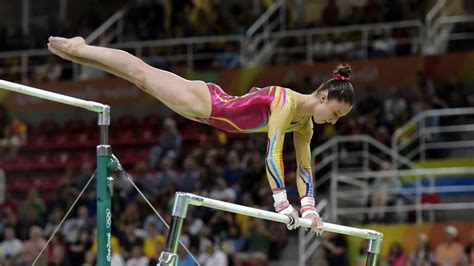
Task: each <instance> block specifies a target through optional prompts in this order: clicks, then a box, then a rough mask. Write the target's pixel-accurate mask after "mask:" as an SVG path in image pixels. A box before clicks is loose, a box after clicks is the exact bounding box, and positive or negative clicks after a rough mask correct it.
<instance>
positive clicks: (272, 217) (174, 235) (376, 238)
mask: <svg viewBox="0 0 474 266" xmlns="http://www.w3.org/2000/svg"><path fill="white" fill-rule="evenodd" d="M188 205H194V206H202V207H207V208H211V209H217V210H222V211H227V212H232V213H237V214H243V215H247V216H252V217H255V218H259V219H265V220H269V221H274V222H279V223H284V224H288V223H289V222H290V218H289V217H288V216H286V215H283V214H280V213H276V212H271V211H265V210H260V209H256V208H251V207H247V206H242V205H238V204H234V203H230V202H224V201H219V200H214V199H210V198H206V197H202V196H198V195H195V194H191V193H183V192H176V194H175V201H174V205H173V210H172V216H173V222H172V224H171V229H170V233H169V235H168V240H167V241H168V243H167V248H166V251H164V252H162V253H161V255H160V260H159V263H158V265H175V264H176V263H177V256H176V252H177V249H178V243H179V238H180V234H181V228H182V224H183V221H184V218H186V213H187V210H188ZM299 219H300V220H299V222H300V226H302V227H305V228H311V221H310V220H308V219H303V218H299ZM323 230H324V231H326V232H334V233H339V234H345V235H352V236H357V237H361V238H364V239H368V240H369V247H368V260H367V265H375V263H376V260H377V257H378V255H379V254H380V246H381V243H382V240H383V234H382V233H380V232H377V231H374V230H369V229H359V228H353V227H349V226H343V225H338V224H331V223H323Z"/></svg>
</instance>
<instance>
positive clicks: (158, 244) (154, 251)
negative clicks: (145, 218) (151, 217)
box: [143, 224, 166, 260]
mask: <svg viewBox="0 0 474 266" xmlns="http://www.w3.org/2000/svg"><path fill="white" fill-rule="evenodd" d="M146 231H147V232H146V237H145V239H144V240H143V254H144V255H145V256H146V257H148V258H149V259H150V260H152V259H155V258H157V257H158V256H159V255H160V253H161V251H162V250H163V249H164V247H165V244H166V239H165V237H164V236H163V235H161V234H160V233H159V232H158V230H157V229H156V227H155V226H154V225H153V224H148V227H147V228H146Z"/></svg>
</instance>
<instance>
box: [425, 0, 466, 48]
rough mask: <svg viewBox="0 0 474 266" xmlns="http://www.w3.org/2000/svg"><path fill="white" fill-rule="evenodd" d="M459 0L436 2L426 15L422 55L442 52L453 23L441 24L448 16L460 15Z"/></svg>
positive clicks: (460, 4) (460, 6)
mask: <svg viewBox="0 0 474 266" xmlns="http://www.w3.org/2000/svg"><path fill="white" fill-rule="evenodd" d="M462 4H463V3H462V1H461V0H450V1H448V0H438V1H437V2H436V4H435V5H434V6H433V7H432V8H431V10H430V11H429V12H428V13H427V14H426V17H425V26H426V36H425V38H424V42H423V43H424V53H425V54H433V53H437V52H444V51H445V49H446V44H447V40H448V38H449V35H450V33H451V30H452V29H453V26H454V24H455V23H443V22H442V21H443V20H444V19H445V18H446V17H449V16H457V15H461V14H462Z"/></svg>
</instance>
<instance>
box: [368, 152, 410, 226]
mask: <svg viewBox="0 0 474 266" xmlns="http://www.w3.org/2000/svg"><path fill="white" fill-rule="evenodd" d="M391 169H392V165H391V163H389V162H388V161H385V162H383V164H382V166H381V170H382V171H389V170H391ZM401 186H402V185H401V182H400V179H399V177H398V176H384V177H382V178H376V179H375V180H374V182H373V183H372V185H371V188H370V191H371V192H370V195H371V196H370V207H371V208H370V210H369V214H368V219H369V221H371V222H387V220H386V218H387V215H386V208H387V205H388V204H389V203H393V202H394V201H395V198H396V197H397V195H398V193H399V192H398V191H399V190H400V189H401Z"/></svg>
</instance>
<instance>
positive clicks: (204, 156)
mask: <svg viewBox="0 0 474 266" xmlns="http://www.w3.org/2000/svg"><path fill="white" fill-rule="evenodd" d="M308 84H311V77H306V78H304V79H303V80H297V79H295V78H294V77H288V78H287V84H282V85H283V86H287V87H290V88H295V89H297V88H307V90H308V91H302V92H304V93H308V92H310V91H309V89H308V88H309V86H305V85H308ZM470 90H471V89H470V88H466V87H464V85H463V84H461V83H459V82H458V81H456V80H454V79H453V80H452V81H451V82H450V83H447V84H436V83H434V82H433V81H431V80H429V79H427V78H426V76H425V75H424V74H423V73H420V75H419V82H418V85H417V86H415V87H413V88H409V89H408V88H399V89H397V90H396V89H393V90H388V93H387V90H385V91H384V93H383V94H381V93H378V92H379V91H377V90H375V89H370V88H367V89H365V90H359V92H360V93H358V94H357V104H356V106H355V108H354V109H353V110H352V112H351V113H350V115H349V116H348V117H346V118H343V119H341V121H339V122H338V123H337V124H336V125H332V124H328V125H324V126H322V125H317V126H316V127H315V135H314V139H313V142H312V148H314V147H316V145H317V143H319V144H320V143H323V142H324V141H326V140H328V139H329V138H331V137H332V136H335V135H339V134H342V135H350V134H369V135H371V136H373V137H374V138H376V139H377V140H378V141H380V142H381V143H383V144H386V145H388V146H389V144H390V136H391V134H392V133H393V131H394V130H395V129H396V128H397V127H399V126H400V125H403V124H404V123H406V122H407V121H408V119H409V118H410V117H413V116H414V115H416V114H417V113H419V112H421V111H423V110H427V109H437V108H445V107H461V106H462V107H467V106H474V98H473V97H472V95H473V94H469V91H470ZM9 117H10V116H9V115H8V112H7V110H5V108H2V113H1V115H0V118H1V119H3V120H2V121H5V122H4V123H2V125H6V126H4V128H3V129H2V133H3V139H2V143H10V145H12V146H11V147H18V146H21V145H24V144H25V143H27V140H28V135H27V133H28V132H31V129H30V130H28V125H27V123H25V122H23V121H21V119H19V118H9ZM186 121H187V120H184V119H181V118H179V117H178V116H175V117H174V118H173V117H168V118H166V119H164V121H163V127H162V130H161V134H160V135H159V137H158V139H157V140H156V144H155V145H154V146H153V147H151V148H150V149H149V153H148V155H147V157H146V158H145V160H142V161H139V162H137V163H135V164H133V165H127V167H126V170H127V172H128V174H125V173H117V174H115V175H114V178H115V181H114V186H115V189H114V190H115V191H114V204H113V215H114V216H113V219H114V223H113V231H112V233H113V238H112V253H113V265H155V263H156V259H157V258H158V254H159V253H160V251H161V250H163V248H164V246H165V237H166V234H167V229H166V227H165V226H164V225H163V223H162V222H161V220H160V219H159V218H158V217H157V216H156V214H155V213H154V212H153V210H152V209H151V208H150V207H149V206H148V205H147V204H148V203H147V202H146V201H145V200H144V199H143V198H142V197H141V196H140V194H139V193H138V192H137V191H136V190H135V188H134V187H133V186H132V185H131V183H130V182H129V181H128V177H130V178H131V179H132V180H133V181H134V182H135V184H136V185H137V187H138V188H139V189H140V190H141V191H142V192H143V193H144V195H145V196H146V197H147V199H148V200H149V202H150V203H151V205H152V206H153V207H154V208H156V209H157V210H158V212H159V213H160V214H162V215H164V219H165V220H166V221H167V222H170V216H169V213H170V208H171V206H172V200H173V195H174V193H175V191H185V192H192V193H196V194H199V195H203V196H209V197H211V198H214V199H218V200H223V201H228V202H235V203H239V204H243V205H245V206H255V207H258V208H261V209H267V210H273V199H272V197H271V194H272V193H271V191H270V188H269V186H268V181H267V178H266V174H265V167H264V161H265V160H264V157H265V151H266V144H267V142H266V137H265V134H250V135H233V134H226V133H224V132H221V131H219V130H215V129H211V128H208V130H207V131H200V130H198V131H196V132H195V133H194V134H195V135H199V137H197V138H194V139H195V140H197V143H195V144H193V145H190V144H189V143H187V142H186V139H185V138H184V137H183V135H182V134H181V132H182V130H183V129H185V128H187V127H193V126H196V124H194V122H186ZM447 122H448V121H440V123H447ZM206 128H207V127H206ZM15 149H16V148H15ZM2 152H3V151H2ZM4 154H10V155H9V156H13V157H12V158H13V160H14V158H15V157H14V156H15V153H9V152H5V153H3V154H2V155H4ZM284 154H285V156H284V160H285V169H286V170H287V172H286V177H285V182H286V188H287V191H288V198H289V200H290V202H298V199H299V195H298V193H297V188H296V180H295V178H296V173H295V170H294V169H296V165H295V153H294V149H293V145H292V141H291V138H287V139H286V141H285V147H284ZM3 158H5V157H3ZM119 159H120V158H119ZM381 159H384V158H383V157H381ZM384 167H386V168H387V169H388V168H390V167H391V166H390V165H389V164H388V162H387V164H386V165H385V166H384ZM93 172H94V164H93V162H91V161H83V162H82V163H81V166H80V168H79V169H67V170H65V171H64V173H63V175H62V176H61V178H60V179H59V180H58V183H57V184H56V185H57V186H56V188H55V189H54V190H53V191H55V193H53V194H51V193H50V192H48V195H45V194H44V193H43V192H42V191H40V190H38V189H35V188H31V189H29V190H28V192H27V195H26V194H14V193H11V192H10V191H9V190H8V187H7V191H6V194H5V197H4V200H3V202H2V203H1V204H0V210H1V212H0V231H1V232H3V235H4V236H3V238H2V241H3V242H2V244H1V248H0V258H1V259H2V260H3V261H15V263H17V264H16V265H30V264H31V262H32V261H33V260H34V259H35V256H36V255H37V254H38V252H39V251H40V250H41V248H42V247H43V245H44V243H45V241H46V239H47V238H48V237H49V236H50V235H51V234H52V232H53V231H54V229H55V227H56V225H58V224H59V222H60V220H61V218H62V217H63V216H64V214H65V213H66V211H67V210H68V208H69V207H70V206H71V205H72V202H73V201H74V199H75V198H76V197H77V196H78V195H79V193H80V191H81V189H82V188H83V187H84V186H85V184H87V183H88V181H89V179H90V177H91V176H92V174H93ZM321 174H322V173H315V178H317V176H318V175H321ZM7 176H8V173H7ZM400 188H401V184H400V180H398V179H397V178H394V177H392V178H386V179H381V180H378V181H377V182H373V183H372V184H371V189H372V191H373V193H371V195H372V197H371V198H370V199H369V202H368V206H369V207H370V206H372V207H375V209H374V210H375V211H373V212H370V213H369V214H368V216H367V221H366V222H368V223H371V222H377V223H388V222H397V223H398V222H399V223H406V222H410V220H409V217H408V218H407V217H404V218H401V219H393V217H389V216H386V214H385V213H384V212H383V211H380V210H381V209H383V207H384V206H387V205H389V204H396V197H397V193H394V194H387V193H386V190H387V189H395V190H396V189H400ZM326 190H327V185H323V186H321V187H318V195H320V194H323V193H325V191H326ZM95 216H96V199H95V192H94V181H92V183H91V184H90V186H89V187H88V189H87V190H86V191H85V193H84V194H83V196H82V197H81V199H80V200H79V202H78V204H77V206H76V207H75V208H74V209H73V212H72V214H71V215H70V216H68V218H67V219H66V221H65V223H64V224H63V226H62V227H61V228H60V230H59V232H58V234H57V235H56V236H55V237H54V238H53V240H52V242H51V244H50V245H49V246H48V249H47V250H46V251H45V253H44V255H43V257H41V258H40V261H41V262H42V264H37V265H94V259H95V252H96V243H95ZM183 232H184V234H183V242H184V243H186V244H187V246H188V247H190V249H191V251H192V252H193V254H195V255H196V257H197V259H198V260H199V261H200V262H201V263H202V264H203V265H266V264H268V263H269V262H270V261H272V260H278V259H279V258H280V257H281V255H282V250H283V249H284V248H285V247H286V246H287V244H288V241H289V237H291V236H292V234H293V233H291V232H288V231H287V229H286V227H285V226H284V225H281V224H277V223H270V222H266V221H262V220H259V219H253V218H249V217H246V216H243V215H234V214H230V213H225V212H217V211H214V210H210V209H205V208H199V209H198V208H191V209H190V211H189V213H188V218H187V219H186V223H185V225H184V228H183ZM452 232H453V229H450V230H449V232H448V231H447V234H448V235H453V236H455V235H457V233H456V234H454V233H452ZM293 236H294V235H293ZM426 237H427V236H426ZM426 237H423V236H420V239H421V240H423V239H425V238H426ZM421 240H420V241H421ZM424 241H425V242H426V240H424ZM446 241H447V242H449V241H451V242H452V241H453V240H446ZM421 242H423V241H421ZM323 243H324V247H325V249H326V255H327V260H328V261H329V262H330V263H331V261H333V263H332V264H330V265H345V264H341V261H344V260H347V252H346V249H347V241H346V239H345V238H344V237H342V236H340V235H331V234H328V235H327V236H326V238H325V240H324V241H323ZM447 245H448V244H447ZM470 245H471V246H470V249H469V248H468V249H467V251H466V252H467V253H468V254H470V255H469V256H470V258H472V254H471V253H472V243H471V244H470ZM438 250H441V251H438ZM442 250H443V248H439V247H438V248H437V249H436V250H433V251H432V252H433V255H432V256H431V255H430V256H427V257H426V256H424V255H417V254H415V255H412V254H411V252H412V251H401V250H400V247H399V246H397V245H396V244H394V245H393V247H392V249H391V251H390V253H389V255H388V257H387V258H384V261H386V262H387V264H384V265H405V264H396V263H397V261H402V260H403V261H408V260H412V259H413V258H412V257H413V256H414V257H416V259H422V258H425V257H426V258H427V259H430V258H431V257H433V259H436V260H438V259H439V260H441V258H443V259H444V258H447V259H446V260H450V258H453V256H452V255H446V256H445V255H439V254H443V251H442ZM449 250H451V249H449ZM456 250H457V251H456V252H460V251H459V250H462V252H463V254H464V248H462V249H460V247H456ZM449 252H454V251H449ZM449 252H448V253H449ZM469 252H471V253H469ZM422 254H424V253H422ZM430 254H431V253H430ZM456 254H457V253H456ZM466 256H468V255H466ZM361 257H362V256H361ZM455 257H456V258H458V256H457V255H456V256H455ZM180 258H181V259H180V265H194V263H193V260H192V258H191V257H190V256H189V255H187V254H186V253H185V252H184V251H183V250H181V251H180ZM0 261H1V260H0ZM46 261H48V262H46ZM412 265H420V264H412ZM421 265H423V264H421ZM427 265H430V264H427ZM453 265H455V264H453Z"/></svg>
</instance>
